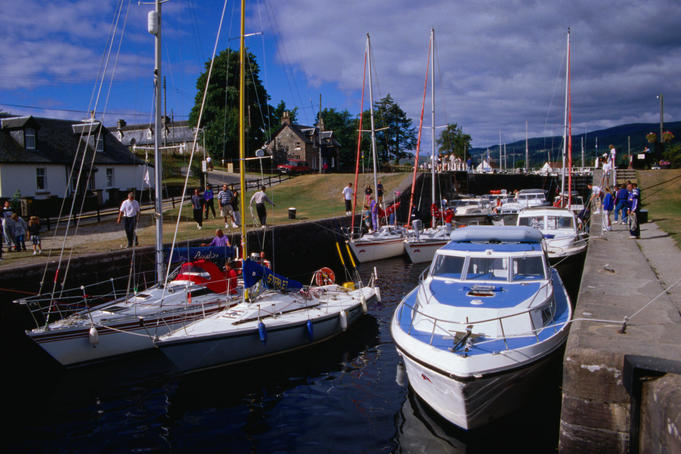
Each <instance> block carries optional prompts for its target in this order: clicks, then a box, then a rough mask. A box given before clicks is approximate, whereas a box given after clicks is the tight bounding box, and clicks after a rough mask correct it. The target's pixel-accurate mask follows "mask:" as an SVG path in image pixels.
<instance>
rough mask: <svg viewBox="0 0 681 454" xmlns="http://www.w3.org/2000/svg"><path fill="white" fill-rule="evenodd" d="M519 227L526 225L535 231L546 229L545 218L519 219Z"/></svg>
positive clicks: (526, 217)
mask: <svg viewBox="0 0 681 454" xmlns="http://www.w3.org/2000/svg"><path fill="white" fill-rule="evenodd" d="M518 225H526V226H528V227H533V228H535V229H539V230H542V229H544V216H523V217H521V218H518Z"/></svg>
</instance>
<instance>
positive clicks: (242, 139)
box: [239, 0, 248, 260]
mask: <svg viewBox="0 0 681 454" xmlns="http://www.w3.org/2000/svg"><path fill="white" fill-rule="evenodd" d="M245 13H246V0H241V36H240V39H239V174H240V175H239V183H240V187H241V200H240V202H241V203H240V205H241V207H240V209H241V251H242V252H241V256H242V258H243V259H244V260H246V257H248V251H247V248H246V202H245V199H246V178H245V177H244V175H245V172H246V169H245V168H244V162H245V161H244V159H245V158H246V133H245V130H246V124H245V121H246V108H245V105H246V102H245V99H244V98H245V95H244V91H245V85H246V84H245V79H246V75H245V74H246V58H245V57H246V53H245V49H244V47H245V46H244V34H245V33H246V32H245V29H246V14H245Z"/></svg>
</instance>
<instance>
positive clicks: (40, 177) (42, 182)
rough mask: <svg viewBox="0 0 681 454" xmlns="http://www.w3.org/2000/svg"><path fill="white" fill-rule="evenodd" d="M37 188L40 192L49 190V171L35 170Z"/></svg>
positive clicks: (43, 169) (39, 168)
mask: <svg viewBox="0 0 681 454" xmlns="http://www.w3.org/2000/svg"><path fill="white" fill-rule="evenodd" d="M35 187H36V189H37V190H38V191H45V190H46V189H47V171H46V169H45V168H44V167H38V168H37V169H35Z"/></svg>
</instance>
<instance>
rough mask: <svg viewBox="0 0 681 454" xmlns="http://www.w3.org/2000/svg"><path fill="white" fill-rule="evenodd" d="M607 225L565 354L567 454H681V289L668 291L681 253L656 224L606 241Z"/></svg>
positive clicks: (563, 442)
mask: <svg viewBox="0 0 681 454" xmlns="http://www.w3.org/2000/svg"><path fill="white" fill-rule="evenodd" d="M600 221H601V220H600V216H595V218H594V219H593V221H592V231H591V234H592V235H591V240H590V244H589V250H588V253H587V257H586V261H585V265H584V271H583V275H582V276H583V277H582V281H581V286H580V290H579V297H578V299H577V303H576V308H575V311H574V318H575V322H574V323H573V325H572V327H571V330H570V336H569V338H568V342H567V346H566V351H565V357H564V366H563V399H562V409H561V421H560V442H559V450H560V452H564V453H573V452H580V453H596V452H639V451H640V452H660V453H662V452H681V435H680V433H681V425H680V424H681V391H680V389H681V388H680V386H679V385H680V384H681V383H680V377H679V375H675V374H678V373H681V363H679V360H681V316H680V315H679V314H680V310H681V292H680V289H679V287H674V288H673V289H672V290H671V291H670V292H668V293H665V292H664V289H665V288H666V287H668V286H669V285H670V284H672V283H673V282H674V281H676V280H677V279H678V278H679V277H681V252H679V249H678V248H677V247H676V245H675V244H674V242H673V240H672V239H671V238H670V237H669V235H667V234H666V233H665V232H663V231H661V230H660V229H659V228H657V226H656V225H655V224H653V223H648V224H643V225H642V226H641V239H640V240H635V239H630V238H629V232H628V229H627V228H626V226H625V225H619V224H616V225H613V231H611V232H606V233H604V234H602V235H601V229H600ZM656 297H657V299H656V300H655V301H654V302H653V303H651V304H650V305H649V306H647V307H646V308H645V309H642V310H641V311H640V312H637V311H639V310H640V309H641V308H642V307H643V306H645V305H646V303H648V302H650V301H651V300H653V299H654V298H656ZM625 317H630V318H629V319H628V322H627V325H626V329H625V330H624V331H623V330H622V328H623V323H622V321H624V320H625ZM610 321H612V322H615V323H612V322H610Z"/></svg>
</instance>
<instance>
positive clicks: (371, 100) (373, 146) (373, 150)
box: [367, 33, 378, 203]
mask: <svg viewBox="0 0 681 454" xmlns="http://www.w3.org/2000/svg"><path fill="white" fill-rule="evenodd" d="M367 53H368V56H369V115H370V118H371V154H372V156H373V161H374V194H375V197H378V180H377V178H376V129H375V126H374V90H373V86H372V79H371V38H369V34H368V33H367ZM377 200H378V199H377ZM376 203H378V202H376Z"/></svg>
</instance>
